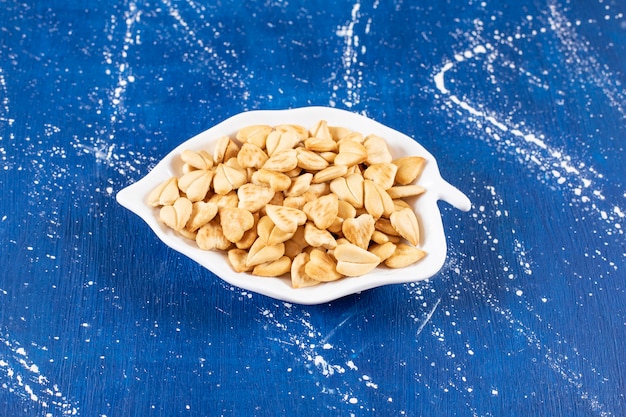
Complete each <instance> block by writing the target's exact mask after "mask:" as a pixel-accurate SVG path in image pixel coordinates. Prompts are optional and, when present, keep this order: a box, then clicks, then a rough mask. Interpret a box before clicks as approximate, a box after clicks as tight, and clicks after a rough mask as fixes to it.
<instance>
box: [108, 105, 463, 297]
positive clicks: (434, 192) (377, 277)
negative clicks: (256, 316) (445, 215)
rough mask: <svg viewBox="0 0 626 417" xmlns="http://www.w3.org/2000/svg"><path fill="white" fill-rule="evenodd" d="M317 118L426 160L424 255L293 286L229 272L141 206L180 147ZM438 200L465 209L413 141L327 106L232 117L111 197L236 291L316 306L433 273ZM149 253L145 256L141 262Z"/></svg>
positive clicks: (219, 256) (173, 167)
mask: <svg viewBox="0 0 626 417" xmlns="http://www.w3.org/2000/svg"><path fill="white" fill-rule="evenodd" d="M320 120H326V121H327V122H328V125H329V126H343V127H347V128H349V129H352V130H354V131H357V132H360V133H362V134H364V135H368V134H376V135H378V136H380V137H382V138H384V139H385V140H386V141H387V144H388V146H389V150H390V152H391V153H392V155H393V156H394V158H398V157H401V156H409V155H419V156H422V157H424V158H426V159H427V164H426V168H425V169H424V172H423V173H422V176H421V178H420V180H419V182H418V184H419V185H421V186H423V187H424V188H426V190H427V191H426V192H425V193H424V194H422V195H421V196H419V197H418V198H415V199H413V200H412V201H409V203H411V204H412V205H413V206H414V207H415V211H416V213H417V214H418V218H419V219H420V221H421V228H422V230H421V236H422V244H421V248H422V249H423V250H424V251H426V252H427V255H426V257H425V258H424V259H422V260H421V261H419V262H417V263H416V264H413V265H411V266H409V267H406V268H402V269H388V268H386V267H384V266H382V267H378V268H376V269H375V270H374V271H372V272H370V273H369V274H367V275H364V276H361V277H355V278H343V279H340V280H338V281H334V282H329V283H322V284H319V285H316V286H313V287H306V288H299V289H294V288H292V287H291V284H290V280H289V278H266V277H257V276H253V275H251V274H247V273H237V272H234V271H233V269H232V268H231V267H230V265H229V264H228V260H227V257H226V254H225V253H223V252H216V251H204V250H201V249H199V248H198V247H197V246H196V244H195V242H193V241H190V240H187V239H184V238H182V237H180V236H179V235H177V234H176V233H175V232H174V231H172V230H171V229H169V228H168V227H166V226H165V225H163V224H162V223H161V222H160V221H159V220H158V216H159V213H158V209H156V208H153V207H151V206H150V205H148V204H147V201H146V200H147V197H148V195H149V194H150V192H151V191H152V190H153V189H154V188H155V187H156V186H157V185H158V184H160V183H161V182H163V181H165V180H166V179H167V178H170V177H172V176H180V175H181V169H182V162H181V160H180V154H181V153H182V151H183V150H185V149H191V150H200V149H205V150H208V151H209V152H211V153H212V152H213V147H214V144H215V142H216V140H217V139H218V138H219V137H221V136H223V135H228V136H231V137H233V138H234V136H235V134H236V132H237V131H238V130H239V129H240V128H242V127H244V126H248V125H253V124H268V125H272V126H273V125H278V124H286V123H289V124H299V125H302V126H304V127H306V128H311V127H313V126H314V125H315V124H316V123H317V122H318V121H320ZM438 200H443V201H446V202H448V203H450V204H451V205H453V206H454V207H456V208H458V209H460V210H463V211H468V210H469V209H470V207H471V203H470V201H469V199H468V198H467V197H466V196H465V195H464V194H463V193H461V192H460V191H459V190H458V189H456V188H455V187H453V186H452V185H450V184H449V183H448V182H446V181H445V180H444V179H443V178H442V177H441V174H440V172H439V169H438V167H437V161H436V160H435V158H434V157H433V156H432V155H431V154H430V153H429V152H428V151H427V150H426V149H424V148H423V147H422V146H421V145H420V144H419V143H417V142H416V141H415V140H413V139H411V138H410V137H408V136H407V135H404V134H402V133H400V132H398V131H396V130H393V129H391V128H389V127H387V126H384V125H382V124H380V123H378V122H376V121H374V120H371V119H368V118H367V117H365V116H362V115H359V114H356V113H352V112H349V111H345V110H339V109H334V108H328V107H304V108H297V109H289V110H257V111H249V112H245V113H240V114H238V115H235V116H233V117H231V118H229V119H227V120H224V121H223V122H221V123H219V124H217V125H216V126H214V127H212V128H210V129H208V130H206V131H204V132H202V133H200V134H198V135H196V136H194V137H193V138H191V139H189V140H187V141H186V142H184V143H182V144H180V145H179V146H178V147H176V148H175V149H174V150H172V151H171V152H170V153H169V154H167V155H166V156H165V158H163V160H161V161H160V162H159V163H158V164H157V165H156V166H155V167H154V169H152V170H151V171H150V173H148V174H147V175H146V176H145V177H143V178H142V179H140V180H139V181H137V182H136V183H134V184H132V185H130V186H128V187H126V188H124V189H123V190H121V191H120V192H119V193H118V194H117V201H118V202H119V203H120V204H121V205H122V206H124V207H126V208H127V209H129V210H130V211H132V212H134V213H135V214H137V215H138V216H139V217H141V218H142V219H143V220H144V221H145V222H146V223H147V224H148V226H150V228H151V229H152V230H153V231H154V233H156V235H157V236H158V237H159V239H161V240H162V241H163V242H164V243H165V244H166V245H168V246H169V247H171V248H172V249H174V250H176V251H178V252H180V253H182V254H184V255H186V256H188V257H189V258H191V259H193V260H194V261H196V262H198V263H199V264H200V265H202V266H204V267H206V268H207V269H209V270H210V271H211V272H213V273H214V274H215V275H217V276H218V277H220V278H222V279H223V280H224V281H226V282H228V283H230V284H232V285H234V286H237V287H240V288H242V289H246V290H249V291H254V292H257V293H260V294H264V295H267V296H270V297H273V298H276V299H279V300H283V301H288V302H293V303H299V304H320V303H324V302H328V301H332V300H335V299H337V298H340V297H343V296H346V295H349V294H354V293H358V292H360V291H364V290H367V289H370V288H374V287H379V286H382V285H387V284H398V283H407V282H414V281H419V280H424V279H427V278H430V277H432V276H433V275H435V274H436V273H437V272H438V271H439V270H440V269H441V267H442V266H443V264H444V261H445V258H446V252H447V246H446V238H445V234H444V228H443V224H442V220H441V213H440V211H439V207H438V206H437V201H438ZM149 256H150V255H149V254H148V255H146V261H147V262H149ZM172 273H176V271H172Z"/></svg>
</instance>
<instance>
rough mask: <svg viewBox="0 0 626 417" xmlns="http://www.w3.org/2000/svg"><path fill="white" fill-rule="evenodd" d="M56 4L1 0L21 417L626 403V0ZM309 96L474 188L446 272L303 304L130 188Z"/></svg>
mask: <svg viewBox="0 0 626 417" xmlns="http://www.w3.org/2000/svg"><path fill="white" fill-rule="evenodd" d="M30 3H31V4H28V2H26V3H25V2H18V1H14V0H8V1H4V2H2V7H0V190H1V191H2V197H1V198H0V415H7V416H8V415H12V416H21V415H24V416H48V415H51V416H57V415H58V416H61V415H77V416H108V417H112V416H173V415H188V416H220V415H224V416H241V415H246V416H253V415H254V416H276V415H285V416H287V415H294V413H295V410H298V415H303V416H309V415H311V416H313V415H328V414H330V415H351V414H352V415H357V416H361V415H385V416H390V415H409V416H503V415H506V416H529V415H545V416H573V415H575V416H622V415H626V398H625V397H624V393H625V392H626V391H625V388H624V387H625V385H626V378H625V375H626V372H625V369H624V365H623V356H624V353H626V351H625V348H624V346H626V301H625V300H626V297H625V287H624V278H625V272H624V271H625V268H626V262H625V257H626V245H625V243H624V242H625V239H624V213H625V212H626V202H625V201H624V196H625V191H624V188H623V182H624V178H626V168H625V165H624V163H623V161H624V159H625V156H626V155H625V151H624V140H623V138H624V136H625V135H626V127H625V126H626V124H624V120H625V117H626V94H625V93H624V89H623V86H624V85H626V73H625V68H626V58H625V57H626V42H624V39H626V38H625V36H626V17H625V13H626V6H625V5H624V4H623V2H620V1H616V0H609V1H582V0H574V1H567V2H565V1H560V0H549V1H546V2H543V3H542V2H531V1H518V2H514V3H507V4H506V5H500V4H497V3H493V4H492V3H491V2H482V3H481V2H473V1H467V2H432V1H413V2H408V1H404V2H403V1H397V2H376V3H373V4H371V3H369V2H360V1H358V0H357V1H356V2H347V1H338V2H328V1H314V2H254V1H252V2H238V1H231V0H226V1H223V2H220V4H219V6H216V5H212V4H208V3H207V4H205V2H199V1H191V0H187V1H170V0H163V1H160V2H132V1H125V0H116V1H110V2H97V1H92V0H87V1H82V2H74V3H76V4H74V3H72V2H70V3H68V2H63V1H59V0H50V1H47V2H30ZM66 3H67V4H66ZM306 105H326V106H334V107H339V108H343V109H348V110H351V111H354V112H358V113H363V114H366V115H367V116H369V117H371V118H373V119H375V120H377V121H380V122H382V123H384V124H387V125H389V126H390V127H392V128H394V129H397V130H399V131H402V132H404V133H407V134H408V135H410V136H412V137H414V138H415V139H416V140H418V141H419V142H420V143H421V144H422V145H424V146H425V147H426V148H427V149H429V150H430V151H431V152H432V153H433V154H434V155H435V156H436V157H437V159H438V161H439V165H440V169H441V172H442V174H443V176H444V178H446V179H447V180H449V181H450V182H451V183H452V184H454V185H456V186H458V187H459V188H460V189H461V190H462V191H463V192H465V193H467V194H468V196H469V197H470V199H471V200H472V202H473V203H474V207H473V209H472V210H471V211H470V212H469V213H462V212H459V211H457V210H455V209H452V208H450V207H449V206H446V205H445V204H442V208H443V217H444V224H445V226H446V234H447V236H448V242H449V256H448V260H447V262H446V264H445V266H444V268H443V269H442V270H441V272H440V273H439V274H438V275H437V276H435V277H434V278H433V279H431V280H430V281H428V282H422V283H416V284H407V285H395V286H388V287H383V288H379V289H375V290H371V291H367V292H364V293H362V294H358V295H354V296H349V297H346V298H343V299H340V300H337V301H335V302H332V303H330V304H324V305H318V306H300V305H292V304H288V303H282V302H278V301H276V300H273V299H270V298H266V297H263V296H260V295H257V294H253V293H249V292H246V291H243V290H240V289H238V288H232V287H230V286H228V285H227V284H224V283H223V282H222V281H220V280H219V279H217V278H216V277H215V276H213V275H212V274H211V273H209V272H208V271H206V270H204V269H202V268H201V267H199V266H198V265H196V264H194V263H193V262H191V261H189V260H188V259H186V258H184V257H182V256H180V255H178V254H176V253H174V252H173V251H171V250H169V249H168V248H166V247H165V246H164V245H163V244H161V243H160V242H159V241H158V240H157V238H156V237H155V236H153V235H152V234H151V233H150V232H149V229H148V227H147V226H146V225H145V224H143V223H142V222H141V221H140V220H139V219H138V218H137V217H136V216H133V215H132V214H130V213H129V212H127V211H126V210H124V209H123V208H122V207H120V206H119V205H118V204H117V203H116V202H115V194H116V192H117V191H119V190H120V189H122V188H123V187H125V186H126V185H128V184H130V183H133V182H134V181H136V180H138V179H139V178H141V177H142V176H143V175H145V174H146V173H147V172H148V171H149V170H150V169H151V168H152V167H153V166H154V165H155V164H156V162H157V161H158V160H159V159H160V158H161V157H163V156H164V155H165V154H166V153H168V152H169V151H170V150H171V149H172V148H174V147H175V146H176V145H178V144H179V143H181V142H183V141H184V140H186V139H188V138H190V137H191V136H193V135H195V134H197V133H199V132H200V131H203V130H205V129H207V128H208V127H210V126H212V125H213V124H215V123H217V122H219V121H221V120H224V119H226V118H227V117H229V116H232V115H234V114H237V113H240V112H242V111H245V110H250V109H280V108H290V107H300V106H306Z"/></svg>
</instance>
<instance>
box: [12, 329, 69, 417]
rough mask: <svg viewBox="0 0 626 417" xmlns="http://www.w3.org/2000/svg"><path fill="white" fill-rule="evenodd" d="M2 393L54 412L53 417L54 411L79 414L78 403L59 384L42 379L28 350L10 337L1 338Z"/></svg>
mask: <svg viewBox="0 0 626 417" xmlns="http://www.w3.org/2000/svg"><path fill="white" fill-rule="evenodd" d="M0 389H5V390H6V391H8V392H9V393H11V394H13V395H15V396H16V397H18V398H20V399H22V400H23V401H32V402H34V403H37V405H38V406H39V407H41V408H43V409H49V410H51V413H49V414H50V415H52V411H54V413H60V414H59V415H64V416H70V415H78V413H79V407H78V404H77V402H76V401H72V400H70V399H69V398H67V396H66V395H64V394H63V393H62V392H61V391H60V390H59V387H58V385H57V384H54V383H51V382H50V381H49V379H48V378H47V377H46V376H44V375H42V374H41V372H40V367H39V366H38V365H37V364H35V363H33V362H32V361H31V360H30V358H29V356H28V353H27V351H26V349H25V348H24V347H23V346H21V345H20V344H19V343H18V342H17V341H15V340H11V338H10V336H8V335H6V334H5V335H4V336H2V335H0Z"/></svg>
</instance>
